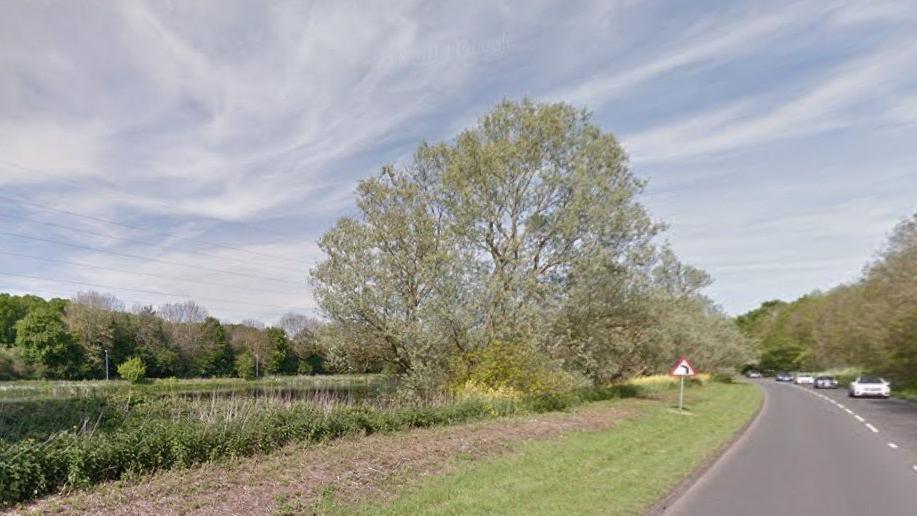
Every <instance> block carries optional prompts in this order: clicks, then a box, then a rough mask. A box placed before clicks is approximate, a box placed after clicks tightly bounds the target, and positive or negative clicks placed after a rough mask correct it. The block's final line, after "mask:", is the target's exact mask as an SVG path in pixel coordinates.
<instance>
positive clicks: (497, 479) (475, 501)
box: [324, 383, 762, 514]
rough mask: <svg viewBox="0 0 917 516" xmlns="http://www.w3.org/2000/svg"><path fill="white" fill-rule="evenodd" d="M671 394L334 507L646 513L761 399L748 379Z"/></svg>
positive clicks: (364, 510) (406, 510)
mask: <svg viewBox="0 0 917 516" xmlns="http://www.w3.org/2000/svg"><path fill="white" fill-rule="evenodd" d="M671 400H672V396H671V394H667V395H665V396H664V397H663V398H662V399H661V400H660V402H659V403H654V404H652V405H650V406H649V407H648V408H647V409H646V411H645V412H644V413H643V414H642V415H640V416H638V417H636V418H634V419H630V420H626V421H623V422H621V423H620V424H619V425H616V426H615V427H614V428H613V429H611V430H606V431H599V432H582V433H575V434H571V435H567V436H564V437H562V438H560V439H557V440H554V441H549V442H538V443H527V444H523V445H520V446H519V447H518V449H516V450H515V452H513V453H510V454H508V455H504V456H502V457H498V458H496V459H493V460H488V461H485V462H481V463H470V464H467V465H465V466H461V467H459V468H457V469H455V470H454V471H453V472H452V473H449V474H447V475H444V476H441V477H437V478H432V479H429V480H427V481H425V482H421V483H420V484H416V485H413V486H410V485H409V486H407V487H405V488H403V489H402V490H401V491H400V492H398V493H396V497H395V500H394V502H392V503H386V504H375V505H364V506H362V507H359V508H354V507H343V506H339V507H335V506H334V505H333V504H329V505H326V506H325V508H324V509H325V510H326V511H327V512H341V513H343V512H347V513H351V512H360V513H364V514H640V513H642V512H643V511H645V510H646V509H647V508H649V507H650V506H651V505H652V504H653V503H655V502H657V501H658V500H659V499H661V498H662V497H663V496H665V495H666V494H667V493H668V492H669V491H670V490H671V489H672V488H673V487H674V486H676V485H677V484H678V483H679V482H680V481H681V480H682V479H684V478H686V477H687V476H689V475H690V474H691V473H692V472H693V471H694V470H696V469H697V468H698V467H700V466H702V465H703V464H705V463H706V462H708V461H709V460H710V459H711V458H712V456H713V454H715V453H716V452H717V451H718V450H719V449H720V448H721V447H722V445H723V444H724V443H726V442H728V440H729V439H730V438H732V436H733V435H734V434H735V432H737V431H738V430H739V429H740V428H741V427H742V426H743V425H745V424H746V423H747V422H748V421H749V420H750V418H751V417H752V416H753V415H754V414H755V413H756V412H757V410H758V408H759V407H760V404H761V400H762V394H761V392H760V390H759V389H758V388H757V387H755V386H753V385H749V384H732V385H726V384H717V383H711V384H708V386H705V387H703V388H700V389H692V390H691V391H690V395H689V397H688V403H689V407H690V411H688V412H687V414H679V413H677V411H676V410H673V408H672V403H671Z"/></svg>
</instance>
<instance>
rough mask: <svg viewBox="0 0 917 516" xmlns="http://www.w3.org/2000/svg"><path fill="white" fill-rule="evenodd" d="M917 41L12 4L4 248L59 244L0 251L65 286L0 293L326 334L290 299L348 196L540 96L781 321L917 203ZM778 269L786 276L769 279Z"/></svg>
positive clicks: (785, 11) (501, 12)
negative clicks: (774, 301) (308, 327)
mask: <svg viewBox="0 0 917 516" xmlns="http://www.w3.org/2000/svg"><path fill="white" fill-rule="evenodd" d="M915 14H917V9H914V8H913V7H912V6H909V5H907V4H906V3H900V2H885V3H881V4H870V5H869V6H868V8H866V7H863V4H862V3H860V2H844V1H842V2H832V3H824V2H791V1H787V2H780V3H777V4H774V3H773V2H748V3H743V4H742V5H735V4H734V3H726V2H723V3H722V4H721V5H707V4H706V3H694V2H688V3H684V4H680V5H678V6H675V5H671V4H666V3H663V2H649V3H647V2H632V1H624V2H614V3H608V2H598V1H596V2H586V3H582V4H577V5H575V6H572V5H569V4H566V3H555V2H550V1H545V2H541V1H539V2H532V3H529V4H527V5H526V6H525V8H524V9H521V8H519V7H518V6H515V5H513V4H502V3H497V4H494V3H492V2H471V3H464V4H461V5H458V4H433V5H425V4H421V3H419V2H414V1H403V2H393V3H386V4H373V3H368V4H367V3H365V2H364V3H358V2H346V1H345V2H317V3H309V4H307V3H298V2H287V1H283V0H276V1H267V2H259V3H253V2H246V1H241V0H240V1H223V0H219V1H217V0H213V1H200V2H127V3H95V2H68V3H60V2H57V3H47V2H30V3H3V4H0V188H2V192H0V195H2V196H4V197H5V200H4V202H3V203H2V204H0V231H5V232H7V233H12V234H23V235H27V236H31V237H34V238H43V239H44V240H35V239H33V240H29V239H24V238H17V237H14V236H0V251H8V252H9V253H18V254H19V255H34V256H40V257H45V258H53V259H57V260H59V261H58V262H50V261H44V262H41V261H38V260H29V259H27V258H22V257H15V256H10V255H0V271H4V272H10V273H18V274H21V275H31V276H34V277H38V276H43V277H46V278H50V280H38V279H34V278H32V279H29V278H23V277H19V278H18V279H14V278H12V277H0V290H16V291H28V290H34V291H36V292H38V293H45V294H47V295H61V293H64V294H67V293H73V292H75V291H76V290H85V289H86V288H87V287H85V285H78V284H76V283H73V282H80V283H82V284H99V285H112V286H120V287H122V288H124V289H132V290H121V291H118V290H114V293H116V294H118V295H119V296H120V297H122V298H123V299H124V300H126V301H128V304H132V303H134V302H144V303H151V304H159V303H161V302H167V301H174V300H175V299H174V297H171V296H166V295H157V294H154V293H151V292H163V293H166V292H167V293H171V294H181V295H185V294H187V295H188V296H189V297H199V298H201V300H202V301H203V302H204V304H205V305H207V306H209V307H210V308H211V309H212V310H211V311H212V312H213V313H215V314H216V315H218V316H220V317H225V318H229V319H236V320H241V319H246V318H250V317H252V316H254V317H257V318H259V319H263V320H266V321H272V320H275V319H276V316H278V315H279V314H280V313H282V311H283V310H280V309H277V308H272V306H273V307H277V306H284V307H287V306H288V307H290V308H291V309H292V308H294V307H295V308H302V309H305V310H311V309H313V308H314V301H313V300H312V299H311V295H310V293H309V291H308V289H307V288H306V286H305V285H304V284H300V283H301V282H300V280H302V279H303V274H304V271H305V270H306V269H307V268H308V266H309V265H311V264H313V263H315V261H316V260H317V259H319V257H320V255H319V251H318V249H317V248H316V246H315V241H316V239H317V238H318V237H319V236H320V235H321V233H322V232H323V231H325V230H326V229H327V228H328V227H330V226H331V225H332V224H333V223H334V221H335V219H336V218H337V217H339V216H341V215H343V214H345V213H349V212H352V210H353V204H352V201H353V195H354V194H353V190H354V186H355V184H356V182H357V181H358V180H359V179H361V178H363V177H365V176H367V175H369V174H372V173H374V172H375V171H376V170H377V169H378V167H379V166H380V165H381V164H383V163H389V162H396V161H399V160H403V159H405V157H406V156H409V155H410V154H411V152H412V150H413V148H414V146H415V145H416V144H417V142H418V141H419V140H421V139H424V138H426V139H432V140H436V139H441V138H449V137H451V136H452V135H454V134H455V133H456V132H458V131H459V130H461V129H462V128H464V127H466V126H468V125H470V124H472V123H473V122H474V120H475V119H476V118H477V117H478V116H479V115H480V114H482V113H483V112H484V111H486V110H487V109H489V107H490V106H492V104H493V103H494V102H496V101H498V100H499V99H501V98H505V97H509V98H518V97H521V96H524V95H527V96H530V97H534V98H541V99H550V100H565V101H568V102H571V103H574V104H577V105H579V106H582V107H586V108H589V109H592V110H593V111H594V112H595V113H596V118H595V121H596V123H598V124H599V125H601V126H602V127H603V128H605V129H607V130H610V131H614V132H615V133H617V134H619V135H623V137H622V138H621V140H622V141H623V142H624V144H625V145H626V147H627V148H628V150H629V151H630V152H631V155H632V158H633V163H634V170H635V172H636V173H637V174H639V175H642V176H645V177H647V176H648V178H649V180H650V188H649V191H648V195H647V196H646V197H645V200H646V202H647V204H648V205H649V206H650V208H651V209H652V210H653V211H654V213H656V214H658V215H659V216H661V217H663V218H665V219H667V220H668V221H669V222H671V223H672V232H671V234H670V235H669V237H670V239H671V240H672V242H673V243H674V245H675V246H676V248H677V249H679V250H681V251H682V252H683V254H684V255H685V256H686V257H687V258H688V259H690V260H692V261H695V262H696V263H697V264H698V265H700V266H703V267H708V268H710V270H711V271H712V272H713V273H714V274H715V275H717V276H718V277H719V279H720V282H719V283H718V284H717V285H716V286H715V287H714V289H713V290H712V291H711V292H712V293H713V294H714V295H717V296H720V298H721V300H722V301H723V302H724V304H725V305H726V306H727V308H729V309H730V310H733V311H735V310H738V309H742V308H746V307H748V306H749V305H750V304H752V303H753V302H754V300H755V299H756V297H755V296H756V295H757V294H754V293H749V291H751V290H753V289H752V288H751V287H753V286H755V288H757V287H760V286H761V285H765V284H766V285H768V288H772V290H768V291H767V295H768V296H770V295H772V294H774V295H776V293H779V292H778V291H781V289H782V292H785V293H787V295H790V294H792V293H796V292H797V291H798V290H799V289H800V288H808V287H807V284H806V282H805V281H803V279H804V278H803V277H804V272H805V271H811V270H812V269H813V268H814V267H815V266H814V265H812V264H823V265H824V267H825V268H826V270H827V272H826V273H825V275H824V276H819V278H818V279H817V281H816V280H813V282H812V283H811V285H822V284H823V283H824V281H826V278H828V277H832V278H833V277H848V276H849V275H850V274H855V272H856V271H855V270H853V272H851V269H850V266H849V264H850V263H853V262H856V261H858V260H860V259H861V258H862V252H863V251H862V248H863V242H864V241H866V240H869V242H872V241H873V240H876V241H878V240H880V239H881V238H882V235H883V234H884V231H885V230H886V228H885V227H879V226H884V225H887V223H888V221H891V220H894V218H895V217H896V216H898V215H899V214H900V213H901V212H902V211H903V210H905V207H906V206H912V205H913V202H912V201H908V199H913V198H917V192H915V191H914V188H915V187H914V186H913V185H911V186H908V184H909V183H908V182H907V181H906V180H905V179H904V177H905V175H906V174H907V173H909V172H911V171H912V170H914V166H917V163H915V160H914V159H911V158H909V157H908V156H910V155H912V153H910V151H911V149H910V146H911V144H910V143H909V142H910V141H911V140H912V139H913V137H917V126H915V124H914V123H913V120H915V119H917V108H915V101H914V99H915V98H917V72H914V71H913V67H912V66H910V65H911V63H913V62H914V61H915V45H914V43H915V40H914V37H913V34H915V33H917V31H915V30H914V29H915V26H914V25H915V24H914V21H915ZM74 20H78V21H79V23H74V22H73V21H74ZM838 129H843V131H838ZM826 135H834V136H833V137H834V138H837V139H840V138H846V139H845V140H844V141H843V142H842V143H836V142H835V141H834V140H832V141H827V140H824V138H825V137H826ZM771 151H773V152H771ZM769 153H770V154H769ZM826 170H830V174H829V173H828V172H825V171H826ZM864 170H867V171H868V174H869V175H870V176H871V178H873V182H871V183H869V184H868V185H867V184H864V181H863V179H862V177H861V175H860V174H863V173H864V172H863V171H864ZM812 171H819V174H821V175H830V176H831V179H832V180H831V181H830V182H831V184H833V185H835V187H834V188H833V189H828V191H827V192H825V190H826V189H824V188H819V187H818V186H816V185H815V183H813V181H815V179H813V177H815V174H814V172H812ZM902 171H904V172H902ZM800 178H806V180H801V179H800ZM818 180H819V181H820V182H821V183H819V184H824V183H825V182H827V180H825V179H824V178H823V177H821V176H819V177H818ZM883 181H884V183H883ZM775 182H776V183H780V184H783V183H786V184H791V185H797V187H798V188H797V189H795V190H794V189H780V188H777V187H776V186H775V184H774V183H775ZM836 185H844V186H843V188H840V187H837V186H836ZM883 185H884V186H883ZM889 185H891V186H889ZM762 192H763V193H762ZM812 192H822V193H819V194H818V195H814V194H813V193H812ZM863 192H869V193H871V195H872V196H873V197H872V198H868V197H867V198H863V199H859V200H855V199H854V198H858V196H861V195H862V194H863ZM764 193H766V194H767V195H765V194H764ZM883 196H884V197H883ZM878 197H883V198H884V199H885V200H884V201H883V202H882V205H883V209H882V210H880V212H877V213H873V212H872V211H870V206H873V205H874V204H875V203H878V202H879V201H876V200H875V198H878ZM9 199H13V200H12V201H10V200H9ZM749 199H752V200H754V201H755V202H751V201H749ZM801 199H809V203H811V206H809V208H811V213H810V214H809V215H810V216H807V213H806V212H805V210H802V211H800V210H798V209H796V208H794V206H795V205H796V204H798V205H800V206H808V205H805V204H804V203H803V202H802V201H801ZM813 199H814V200H813ZM765 200H766V202H764V201H765ZM16 217H19V218H16ZM768 217H772V218H774V219H775V221H774V223H773V224H764V223H762V222H761V220H762V219H767V218H768ZM832 218H833V219H834V220H835V221H840V222H838V224H844V225H846V226H845V227H847V228H848V229H849V230H850V231H847V232H844V231H839V232H837V233H832V235H833V236H831V237H830V238H831V242H832V244H831V247H830V249H831V252H832V253H835V254H836V255H837V259H836V260H834V259H833V258H831V257H826V256H824V254H822V252H821V250H820V248H817V247H816V246H815V245H814V244H812V242H813V241H817V240H818V238H817V237H818V235H820V234H821V235H824V234H825V233H830V232H827V231H824V230H823V228H822V227H821V226H822V225H830V224H834V222H832ZM725 221H730V223H729V224H726V223H725ZM791 228H792V229H794V230H793V231H790V229H791ZM750 235H751V236H750ZM793 235H796V236H794V237H793V238H790V237H791V236H793ZM813 235H815V237H813ZM797 237H798V238H797ZM784 238H787V240H784ZM826 238H828V237H826ZM870 239H871V240H870ZM49 240H50V241H54V242H62V243H64V244H69V245H70V247H68V246H67V245H63V244H61V243H54V242H49ZM202 242H211V243H219V244H223V245H224V247H220V246H213V245H207V244H205V243H202ZM762 242H763V243H762ZM774 243H777V244H778V245H780V246H784V247H787V248H790V247H791V248H792V249H794V253H791V254H786V255H783V254H781V255H780V256H779V258H778V260H779V263H777V262H775V261H774V260H757V259H756V257H757V256H759V255H760V254H761V253H762V252H764V250H765V249H766V247H767V245H771V246H772V245H773V244H774ZM75 246H81V247H75ZM867 247H868V246H867ZM115 253H118V254H115ZM268 255H270V256H273V258H271V257H269V256H268ZM137 257H141V258H137ZM61 262H71V263H69V264H68V263H61ZM74 263H77V264H91V265H94V266H96V267H95V268H92V267H87V266H81V265H73V264H74ZM187 265H191V266H197V267H198V268H197V269H194V268H189V267H187ZM201 267H205V268H210V269H219V270H223V271H227V272H217V271H214V270H210V271H207V270H205V269H202V268H201ZM743 267H745V270H746V271H747V273H748V276H747V277H745V278H742V277H741V274H740V271H742V270H743ZM105 269H108V270H105ZM766 269H768V270H766ZM778 270H783V271H786V274H784V275H781V276H780V279H777V280H774V279H771V280H769V281H768V280H764V279H762V278H774V277H775V275H776V271H778ZM125 271H127V272H125ZM793 271H795V272H793ZM246 274H248V275H259V276H275V275H282V276H283V277H284V278H287V279H290V280H291V281H292V282H293V283H294V284H290V285H267V284H265V283H263V282H261V281H259V280H257V279H256V278H252V277H251V276H245V275H246ZM55 279H56V280H57V282H55V281H53V280H55ZM189 280H198V281H196V282H195V281H189ZM66 281H70V282H71V283H66ZM201 281H204V282H207V283H209V284H202V283H201ZM297 282H300V283H297ZM743 286H749V288H744V287H743ZM259 288H260V289H262V290H277V291H279V292H266V291H263V292H255V291H252V290H251V289H259ZM246 289H248V290H246ZM203 298H207V299H210V300H215V301H205V300H204V299H203ZM221 300H222V301H221ZM240 300H244V301H246V302H248V303H249V304H248V305H242V304H239V303H238V301H240ZM232 301H235V302H232ZM268 305H270V306H268Z"/></svg>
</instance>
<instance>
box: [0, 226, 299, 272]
mask: <svg viewBox="0 0 917 516" xmlns="http://www.w3.org/2000/svg"><path fill="white" fill-rule="evenodd" d="M0 217H4V218H8V219H17V220H25V221H28V222H34V223H36V224H43V225H45V226H51V227H56V228H61V229H66V230H69V231H80V232H82V233H84V234H86V235H92V236H97V237H102V238H114V239H116V240H119V241H120V242H125V243H135V244H140V245H146V246H150V247H157V248H159V249H164V250H167V249H169V247H167V246H163V245H157V244H154V243H152V242H147V241H145V240H138V239H136V238H121V237H119V236H117V235H112V234H111V233H108V234H106V233H98V232H95V231H89V230H87V229H83V228H78V227H74V226H67V225H65V224H58V223H56V222H48V221H44V220H38V219H33V218H31V217H26V216H23V215H11V214H8V213H0ZM183 252H187V253H191V254H198V255H201V256H206V257H208V258H214V259H217V260H229V261H232V262H237V263H242V264H247V265H253V264H252V263H251V262H247V261H244V260H239V259H236V258H230V257H226V256H218V255H215V254H209V253H204V252H201V251H198V250H196V249H194V250H183ZM273 268H275V269H282V270H285V271H289V272H295V273H297V274H301V273H302V271H301V270H298V269H292V268H289V267H277V266H274V267H273Z"/></svg>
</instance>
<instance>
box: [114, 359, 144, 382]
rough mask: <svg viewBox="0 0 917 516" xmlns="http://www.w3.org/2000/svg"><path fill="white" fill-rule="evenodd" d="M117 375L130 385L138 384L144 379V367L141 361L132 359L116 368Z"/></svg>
mask: <svg viewBox="0 0 917 516" xmlns="http://www.w3.org/2000/svg"><path fill="white" fill-rule="evenodd" d="M118 375H120V376H121V378H124V379H125V380H127V381H129V382H131V383H140V382H142V381H143V380H144V379H145V378H146V366H145V365H144V364H143V360H140V358H138V357H134V358H131V359H129V360H127V361H126V362H124V363H122V364H121V365H119V366H118Z"/></svg>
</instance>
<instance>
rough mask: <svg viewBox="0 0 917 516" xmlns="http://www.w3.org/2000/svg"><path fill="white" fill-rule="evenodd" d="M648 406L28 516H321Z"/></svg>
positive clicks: (507, 425) (379, 439)
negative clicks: (280, 515)
mask: <svg viewBox="0 0 917 516" xmlns="http://www.w3.org/2000/svg"><path fill="white" fill-rule="evenodd" d="M642 403H645V402H643V401H641V400H626V401H618V402H614V403H597V404H592V405H587V406H585V407H581V408H579V409H578V410H576V411H574V412H570V413H554V414H544V415H538V416H524V417H515V418H506V419H499V420H491V421H485V422H480V423H473V424H467V425H460V426H453V427H442V428H433V429H423V430H414V431H410V432H402V433H396V434H386V435H383V434H377V435H370V436H358V437H352V438H347V439H342V440H338V441H334V442H332V443H328V444H325V445H319V446H309V447H302V446H299V445H291V446H287V447H285V448H283V449H281V450H278V451H277V452H275V453H272V454H269V455H265V456H260V457H252V458H248V459H244V460H239V461H235V462H223V463H218V464H205V465H202V466H200V467H196V468H192V469H185V470H173V471H164V472H160V473H158V474H154V475H151V476H146V477H143V478H139V479H136V480H128V481H119V482H112V483H109V484H104V485H101V486H98V487H95V488H93V489H91V490H89V491H82V492H75V493H71V494H68V495H56V496H52V497H49V498H46V499H43V500H40V501H38V502H36V503H35V504H32V505H31V506H29V507H27V508H26V509H25V511H27V512H40V513H51V514H76V513H79V514H131V515H134V514H240V515H241V514H245V515H248V514H266V513H275V512H293V513H311V512H320V507H321V504H322V502H323V501H324V500H326V499H328V498H329V497H333V498H334V500H335V502H336V503H345V504H346V503H357V502H359V501H361V500H365V499H367V498H369V497H374V498H376V499H378V498H379V497H380V496H381V497H385V496H390V493H391V490H392V488H393V486H394V485H398V484H405V483H412V482H416V481H419V480H421V479H423V478H424V477H426V476H429V475H437V474H442V473H444V472H446V471H448V470H449V469H451V468H453V467H455V465H456V463H458V462H460V461H462V460H468V459H471V460H475V459H481V458H485V457H489V456H493V455H496V454H499V453H504V452H507V451H509V450H511V449H512V447H513V446H514V445H516V444H517V443H519V442H521V441H526V440H533V439H550V438H553V437H556V436H559V435H561V434H563V433H566V432H571V431H588V430H601V429H605V428H609V427H611V426H612V425H614V424H615V423H616V422H618V421H620V420H622V419H624V418H627V417H629V416H630V415H632V414H634V413H636V412H637V411H638V409H639V405H641V404H642Z"/></svg>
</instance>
